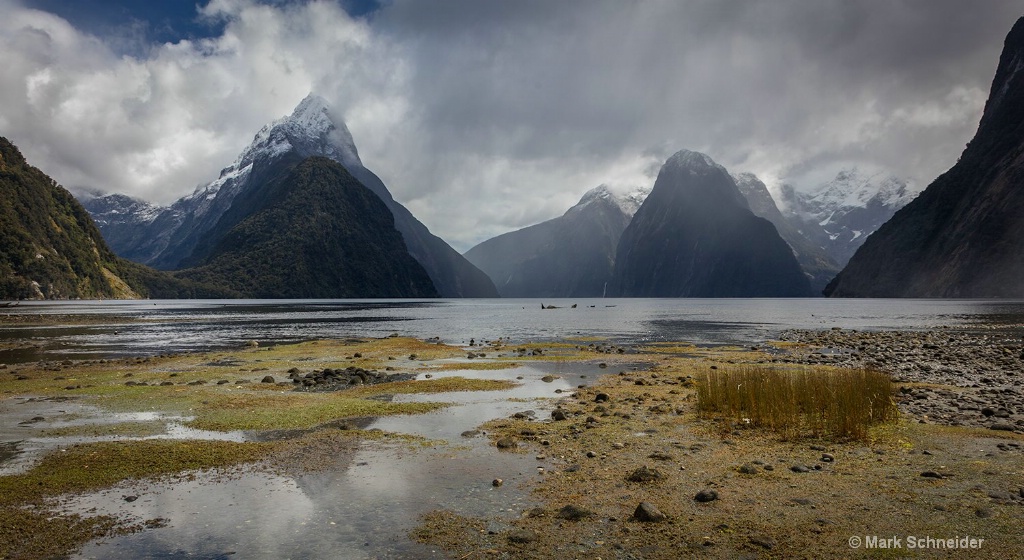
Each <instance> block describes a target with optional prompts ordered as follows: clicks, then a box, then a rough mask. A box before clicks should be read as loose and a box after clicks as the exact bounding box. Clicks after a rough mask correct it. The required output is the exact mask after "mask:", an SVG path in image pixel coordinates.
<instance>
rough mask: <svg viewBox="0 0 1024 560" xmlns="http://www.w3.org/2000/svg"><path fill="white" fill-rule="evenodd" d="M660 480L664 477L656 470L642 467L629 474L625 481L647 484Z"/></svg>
mask: <svg viewBox="0 0 1024 560" xmlns="http://www.w3.org/2000/svg"><path fill="white" fill-rule="evenodd" d="M662 478H664V475H663V474H661V473H660V472H658V470H657V469H649V468H647V466H643V467H640V468H639V469H637V470H635V471H633V472H631V473H629V476H627V477H626V480H628V481H630V482H639V483H648V482H657V481H659V480H661V479H662Z"/></svg>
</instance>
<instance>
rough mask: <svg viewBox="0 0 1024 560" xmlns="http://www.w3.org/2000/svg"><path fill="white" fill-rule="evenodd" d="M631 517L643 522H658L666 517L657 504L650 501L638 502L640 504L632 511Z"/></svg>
mask: <svg viewBox="0 0 1024 560" xmlns="http://www.w3.org/2000/svg"><path fill="white" fill-rule="evenodd" d="M633 517H634V518H635V519H636V520H637V521H642V522H644V523H659V522H661V521H664V520H666V519H668V517H666V515H665V514H664V513H661V510H659V509H658V508H657V506H655V505H654V504H652V503H650V502H640V505H638V506H636V511H634V512H633Z"/></svg>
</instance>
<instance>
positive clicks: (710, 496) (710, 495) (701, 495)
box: [693, 488, 718, 503]
mask: <svg viewBox="0 0 1024 560" xmlns="http://www.w3.org/2000/svg"><path fill="white" fill-rule="evenodd" d="M693 499H694V500H696V501H698V502H701V503H707V502H713V501H715V500H717V499H718V492H715V491H714V490H712V489H710V488H708V489H706V490H701V491H700V492H697V495H696V496H694V497H693Z"/></svg>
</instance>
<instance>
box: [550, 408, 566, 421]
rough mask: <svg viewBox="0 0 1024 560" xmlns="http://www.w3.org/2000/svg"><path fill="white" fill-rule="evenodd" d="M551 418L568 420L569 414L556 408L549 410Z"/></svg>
mask: <svg viewBox="0 0 1024 560" xmlns="http://www.w3.org/2000/svg"><path fill="white" fill-rule="evenodd" d="M551 419H552V420H555V421H562V420H568V419H569V415H568V414H566V413H565V411H564V410H562V409H561V408H556V409H554V410H552V411H551Z"/></svg>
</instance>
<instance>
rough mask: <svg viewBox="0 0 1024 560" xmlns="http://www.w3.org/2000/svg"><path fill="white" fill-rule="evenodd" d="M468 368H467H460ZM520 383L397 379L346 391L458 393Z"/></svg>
mask: <svg viewBox="0 0 1024 560" xmlns="http://www.w3.org/2000/svg"><path fill="white" fill-rule="evenodd" d="M460 369H466V368H460ZM518 386H519V383H516V382H514V381H508V380H504V379H471V378H467V377H457V376H456V377H440V378H437V379H423V380H419V381H397V382H394V383H385V384H381V385H373V386H368V387H358V388H355V389H349V390H346V391H345V395H348V396H353V397H356V396H359V397H362V396H373V395H380V394H389V395H397V394H400V395H409V394H432V393H456V392H465V391H505V390H508V389H512V388H515V387H518Z"/></svg>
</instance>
